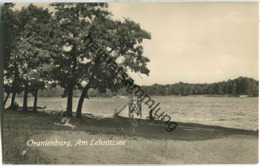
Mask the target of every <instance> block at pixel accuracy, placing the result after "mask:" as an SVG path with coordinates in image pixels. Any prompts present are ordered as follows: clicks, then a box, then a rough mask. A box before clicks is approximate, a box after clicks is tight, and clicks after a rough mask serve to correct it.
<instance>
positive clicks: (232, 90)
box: [20, 77, 258, 97]
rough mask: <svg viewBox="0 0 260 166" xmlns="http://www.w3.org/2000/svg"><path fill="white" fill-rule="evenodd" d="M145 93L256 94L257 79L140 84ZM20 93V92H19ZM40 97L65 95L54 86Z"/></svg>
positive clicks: (114, 93)
mask: <svg viewBox="0 0 260 166" xmlns="http://www.w3.org/2000/svg"><path fill="white" fill-rule="evenodd" d="M141 88H142V89H143V90H144V91H145V93H146V94H147V95H155V96H170V95H180V96H188V95H228V96H239V95H248V96H252V97H253V96H258V81H256V80H254V79H252V78H247V77H239V78H237V79H234V80H228V81H222V82H216V83H210V84H206V83H205V84H190V83H183V82H179V83H175V84H167V85H160V84H154V85H150V86H141ZM20 95H22V94H20ZM125 95H127V89H126V88H121V89H119V90H118V91H111V90H107V91H106V92H100V91H99V90H98V89H94V88H90V89H89V91H88V95H87V97H112V96H125ZM38 96H40V97H66V94H64V89H63V88H61V87H59V86H57V87H56V88H50V87H49V88H47V89H45V90H42V91H39V94H38ZM79 96H80V90H74V97H79Z"/></svg>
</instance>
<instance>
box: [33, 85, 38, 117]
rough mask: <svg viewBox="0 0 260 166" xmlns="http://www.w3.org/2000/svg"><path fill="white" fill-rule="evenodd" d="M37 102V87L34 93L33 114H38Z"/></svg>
mask: <svg viewBox="0 0 260 166" xmlns="http://www.w3.org/2000/svg"><path fill="white" fill-rule="evenodd" d="M37 100H38V87H36V89H35V92H34V103H33V112H37Z"/></svg>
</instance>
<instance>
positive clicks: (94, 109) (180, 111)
mask: <svg viewBox="0 0 260 166" xmlns="http://www.w3.org/2000/svg"><path fill="white" fill-rule="evenodd" d="M151 98H152V99H153V100H154V101H155V102H156V103H160V108H161V109H160V111H163V112H165V113H167V114H168V115H169V116H170V117H171V118H172V120H173V121H175V122H190V123H200V124H207V125H217V126H223V127H232V128H241V129H250V130H257V129H258V98H237V97H204V96H187V97H177V96H170V97H169V96H168V97H158V96H152V97H151ZM78 99H79V98H74V99H73V110H74V112H75V111H76V107H77V103H78ZM22 100H23V98H19V97H18V98H17V99H16V102H17V103H18V104H19V105H20V106H22ZM127 101H128V97H126V98H119V97H113V98H91V99H85V101H84V105H83V111H82V112H83V113H91V114H94V115H97V116H104V117H112V116H113V111H114V110H115V109H116V108H120V107H121V106H122V105H124V104H125V103H126V102H127ZM32 105H33V97H29V98H28V106H32ZM45 105H46V106H47V110H53V111H57V110H58V111H59V110H61V108H60V105H61V106H62V107H63V109H64V108H66V98H59V97H39V99H38V106H45ZM148 112H149V109H148V107H147V106H145V105H144V104H143V118H145V117H147V116H148ZM120 115H121V116H128V108H126V109H124V110H123V111H122V113H121V114H120Z"/></svg>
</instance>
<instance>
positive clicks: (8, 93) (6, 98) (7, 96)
mask: <svg viewBox="0 0 260 166" xmlns="http://www.w3.org/2000/svg"><path fill="white" fill-rule="evenodd" d="M10 93H11V92H7V95H6V97H5V100H4V104H3V107H4V108H5V104H6V102H7V100H8V98H9V95H10Z"/></svg>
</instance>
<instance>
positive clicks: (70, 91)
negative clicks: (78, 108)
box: [67, 86, 73, 117]
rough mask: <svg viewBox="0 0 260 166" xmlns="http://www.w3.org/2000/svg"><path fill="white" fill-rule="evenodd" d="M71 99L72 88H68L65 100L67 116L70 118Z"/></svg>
mask: <svg viewBox="0 0 260 166" xmlns="http://www.w3.org/2000/svg"><path fill="white" fill-rule="evenodd" d="M72 99H73V86H70V87H69V89H68V98H67V115H68V117H72Z"/></svg>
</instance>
